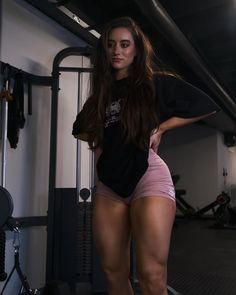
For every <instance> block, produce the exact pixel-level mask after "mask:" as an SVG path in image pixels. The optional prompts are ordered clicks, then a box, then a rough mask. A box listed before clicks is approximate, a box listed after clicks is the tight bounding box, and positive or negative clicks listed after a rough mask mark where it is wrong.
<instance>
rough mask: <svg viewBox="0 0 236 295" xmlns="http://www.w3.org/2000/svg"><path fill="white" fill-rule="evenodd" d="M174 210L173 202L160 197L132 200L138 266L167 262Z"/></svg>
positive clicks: (144, 266) (133, 230)
mask: <svg viewBox="0 0 236 295" xmlns="http://www.w3.org/2000/svg"><path fill="white" fill-rule="evenodd" d="M175 210H176V206H175V202H174V201H173V200H171V199H169V198H165V197H161V196H153V197H152V196H150V197H144V198H140V199H137V200H134V201H133V202H132V204H131V222H132V232H133V237H134V241H135V246H136V254H137V258H136V259H137V267H138V268H141V269H142V268H148V267H151V266H153V267H156V266H158V265H162V266H165V265H166V263H167V259H168V253H169V245H170V237H171V231H172V226H173V221H174V217H175ZM155 264H156V266H155Z"/></svg>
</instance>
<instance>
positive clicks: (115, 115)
mask: <svg viewBox="0 0 236 295" xmlns="http://www.w3.org/2000/svg"><path fill="white" fill-rule="evenodd" d="M120 111H121V99H118V100H116V101H113V102H111V104H110V105H109V106H108V107H107V108H106V122H105V128H107V127H108V126H109V124H111V123H115V122H118V121H120Z"/></svg>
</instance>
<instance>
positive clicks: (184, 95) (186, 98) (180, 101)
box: [156, 75, 220, 123]
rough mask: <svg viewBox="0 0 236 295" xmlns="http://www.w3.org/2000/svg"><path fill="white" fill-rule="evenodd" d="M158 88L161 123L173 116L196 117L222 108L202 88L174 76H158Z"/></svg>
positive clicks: (158, 107) (158, 109)
mask: <svg viewBox="0 0 236 295" xmlns="http://www.w3.org/2000/svg"><path fill="white" fill-rule="evenodd" d="M156 89H157V90H156V95H157V111H158V116H159V120H160V123H161V122H163V121H166V120H167V119H169V118H171V117H180V118H194V117H198V116H202V115H207V114H210V113H213V112H217V111H219V110H220V109H219V107H218V106H217V105H216V104H215V102H214V101H213V100H212V98H211V97H210V96H208V95H207V94H206V93H205V92H203V91H202V90H201V89H199V88H197V87H195V86H193V85H192V84H190V83H188V82H186V81H184V80H182V79H179V78H176V77H174V76H170V75H169V76H163V77H158V79H157V83H156Z"/></svg>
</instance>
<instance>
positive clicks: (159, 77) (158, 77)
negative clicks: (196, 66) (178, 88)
mask: <svg viewBox="0 0 236 295" xmlns="http://www.w3.org/2000/svg"><path fill="white" fill-rule="evenodd" d="M181 80H182V81H183V78H182V77H181V76H180V75H178V74H176V73H173V72H167V71H165V72H163V71H162V72H155V73H154V81H157V82H158V81H162V82H166V83H168V82H170V83H173V82H175V81H181Z"/></svg>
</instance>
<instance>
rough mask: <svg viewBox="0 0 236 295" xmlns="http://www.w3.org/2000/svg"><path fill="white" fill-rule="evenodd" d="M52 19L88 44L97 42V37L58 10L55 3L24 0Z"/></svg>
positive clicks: (44, 0) (93, 44)
mask: <svg viewBox="0 0 236 295" xmlns="http://www.w3.org/2000/svg"><path fill="white" fill-rule="evenodd" d="M25 1H26V2H28V3H29V4H31V5H32V6H34V7H35V8H37V9H38V10H40V11H41V12H43V13H44V14H46V15H47V16H49V17H50V18H52V19H53V20H55V21H56V22H57V23H59V25H61V26H63V27H64V28H66V29H67V30H68V31H70V32H71V33H73V34H74V35H76V36H77V37H79V38H81V39H82V40H84V41H85V42H87V43H88V44H89V45H92V46H95V45H96V43H97V38H96V37H95V36H94V35H93V34H91V33H90V32H88V31H87V30H86V29H84V28H83V27H82V26H80V25H79V24H78V23H77V22H76V21H74V20H72V19H71V18H70V17H69V16H67V15H66V14H65V13H63V12H62V11H61V10H59V9H58V8H57V7H56V6H55V5H53V4H52V3H49V1H46V0H41V1H38V0H25Z"/></svg>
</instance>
